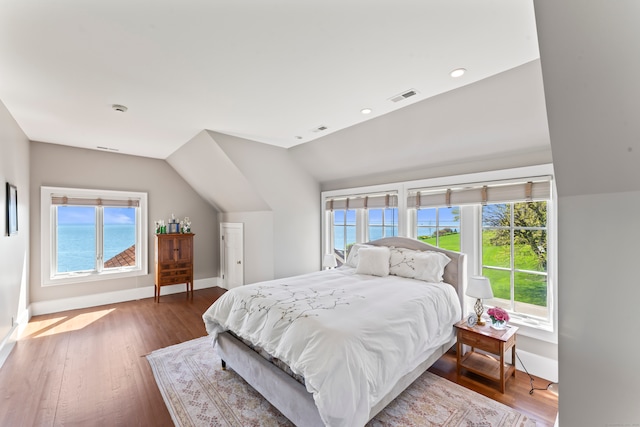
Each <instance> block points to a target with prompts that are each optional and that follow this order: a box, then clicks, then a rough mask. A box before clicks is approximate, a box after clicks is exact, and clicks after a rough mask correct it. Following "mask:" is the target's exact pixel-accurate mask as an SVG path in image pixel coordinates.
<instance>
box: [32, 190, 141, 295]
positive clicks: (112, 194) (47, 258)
mask: <svg viewBox="0 0 640 427" xmlns="http://www.w3.org/2000/svg"><path fill="white" fill-rule="evenodd" d="M53 194H66V195H68V196H72V197H98V196H100V197H102V198H113V199H117V198H121V199H122V198H125V199H126V198H135V199H136V200H139V206H138V207H137V209H138V210H137V218H136V222H137V227H136V239H137V242H138V243H139V244H136V259H137V260H140V263H139V266H137V267H136V268H133V267H124V268H121V269H113V271H110V270H111V269H109V270H104V271H101V272H99V273H96V272H91V273H86V274H84V273H80V274H75V273H70V274H68V275H62V274H61V275H58V276H57V277H55V278H53V277H51V272H52V271H54V270H55V260H54V259H53V257H54V256H55V242H54V241H53V240H54V239H52V234H53V233H52V229H51V227H52V224H53V222H54V218H55V209H52V206H53V204H52V195H53ZM147 209H148V199H147V193H144V192H137V191H114V190H92V189H83V188H63V187H48V186H42V187H40V239H41V245H40V246H41V254H40V264H41V271H42V275H41V278H42V281H41V286H43V287H44V286H54V285H67V284H72V283H81V282H93V281H96V280H106V279H117V278H121V277H136V276H145V275H147V274H148V256H147V254H148V250H149V248H148V246H149V243H148V230H147V228H148V213H147ZM100 239H101V237H100V236H98V242H97V244H98V245H101V242H100ZM104 261H105V260H102V262H104Z"/></svg>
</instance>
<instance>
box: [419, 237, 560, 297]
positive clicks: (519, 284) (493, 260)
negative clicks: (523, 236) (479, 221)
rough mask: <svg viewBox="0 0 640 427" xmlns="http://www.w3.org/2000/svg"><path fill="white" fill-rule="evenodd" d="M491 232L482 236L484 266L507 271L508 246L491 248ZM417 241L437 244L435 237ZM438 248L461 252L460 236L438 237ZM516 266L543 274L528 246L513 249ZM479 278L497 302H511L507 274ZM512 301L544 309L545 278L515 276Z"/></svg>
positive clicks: (492, 273)
mask: <svg viewBox="0 0 640 427" xmlns="http://www.w3.org/2000/svg"><path fill="white" fill-rule="evenodd" d="M491 233H493V232H492V231H485V232H484V239H483V244H482V253H483V264H484V265H491V266H496V267H505V268H509V266H510V256H511V254H510V248H509V246H507V245H505V246H494V245H492V244H491V243H490V240H491V237H492V234H491ZM418 239H419V240H421V241H423V242H425V243H429V244H431V245H435V244H436V238H435V237H428V238H426V237H424V236H419V237H418ZM440 247H441V248H443V249H450V250H453V251H459V250H460V234H459V233H454V234H448V235H446V236H441V237H440ZM515 257H516V262H515V266H516V268H517V269H520V270H529V271H544V269H542V268H541V267H540V265H539V263H538V258H537V256H536V254H535V253H534V252H533V251H532V250H531V248H530V247H529V246H526V245H520V246H518V247H516V248H515ZM482 274H483V275H484V276H486V277H488V278H489V280H490V281H491V288H492V289H493V294H494V296H495V297H496V298H502V299H506V300H510V299H511V295H510V293H511V290H510V288H511V285H510V284H511V278H510V274H509V272H508V271H502V270H493V269H488V268H484V269H483V271H482ZM515 284H516V285H515V300H516V301H520V302H525V303H529V304H535V305H539V306H542V307H546V306H547V278H546V276H542V275H538V274H530V273H516V274H515Z"/></svg>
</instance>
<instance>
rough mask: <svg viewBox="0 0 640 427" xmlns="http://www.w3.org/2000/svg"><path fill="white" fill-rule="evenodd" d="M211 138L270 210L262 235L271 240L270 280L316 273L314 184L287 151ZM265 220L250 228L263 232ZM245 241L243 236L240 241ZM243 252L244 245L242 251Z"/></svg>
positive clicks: (317, 222)
mask: <svg viewBox="0 0 640 427" xmlns="http://www.w3.org/2000/svg"><path fill="white" fill-rule="evenodd" d="M210 134H211V135H212V137H213V138H214V139H215V141H216V142H217V143H218V144H219V146H220V147H221V148H222V150H224V152H225V154H226V155H227V156H229V158H230V159H231V160H232V161H233V163H234V164H235V165H236V166H237V167H238V169H239V170H240V171H241V172H242V173H243V175H244V176H246V177H247V179H248V180H249V182H251V183H252V184H253V186H254V187H255V189H256V191H257V193H258V194H260V196H261V197H262V199H263V200H264V201H265V202H266V203H267V204H268V205H269V206H270V208H271V212H272V213H273V222H272V224H271V230H268V229H266V230H265V231H264V232H265V233H266V235H269V234H271V235H273V246H272V249H271V250H272V253H271V254H264V255H266V256H273V257H274V263H273V269H274V270H273V273H274V277H275V278H280V277H287V276H294V275H296V274H302V273H308V272H310V271H315V270H319V269H320V263H321V260H320V247H321V245H320V186H319V185H318V183H317V182H316V180H315V179H314V178H313V177H311V175H309V174H308V173H307V172H306V171H305V170H304V169H302V168H301V167H300V166H299V165H298V164H297V163H296V162H295V161H294V159H293V157H291V154H290V152H289V151H288V150H285V149H283V148H279V147H274V146H271V145H266V144H261V143H258V142H254V141H249V140H246V139H242V138H237V137H233V136H229V135H224V134H220V133H216V132H210ZM264 219H265V217H264V216H262V217H261V219H260V221H259V222H257V223H255V225H256V226H259V227H260V229H262V228H263V227H266V228H268V226H267V224H264V223H262V221H263V220H264ZM248 238H249V237H248V236H247V232H246V230H245V239H248ZM245 241H246V240H245ZM248 246H249V244H247V243H245V248H248ZM264 255H261V256H264ZM246 268H250V267H249V266H246ZM245 271H246V270H245ZM247 283H249V282H247Z"/></svg>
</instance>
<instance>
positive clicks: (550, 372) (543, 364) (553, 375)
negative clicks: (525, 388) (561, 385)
mask: <svg viewBox="0 0 640 427" xmlns="http://www.w3.org/2000/svg"><path fill="white" fill-rule="evenodd" d="M516 353H517V354H518V357H520V359H521V360H522V363H524V365H525V366H526V367H527V369H526V370H527V371H529V373H530V374H531V375H535V376H536V377H540V378H544V379H545V380H547V381H550V382H554V383H557V382H558V361H557V360H553V359H549V358H548V357H543V356H540V355H537V354H535V353H529V352H528V351H522V350H520V349H517V350H516ZM516 362H517V363H516V368H517V369H519V370H521V371H524V370H525V369H524V367H523V366H522V363H520V360H516ZM546 385H547V384H537V387H545V386H546Z"/></svg>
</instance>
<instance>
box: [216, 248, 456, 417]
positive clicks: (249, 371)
mask: <svg viewBox="0 0 640 427" xmlns="http://www.w3.org/2000/svg"><path fill="white" fill-rule="evenodd" d="M367 244H370V245H374V246H393V247H396V248H407V249H415V250H430V251H437V252H443V253H444V254H446V255H447V256H448V257H449V258H451V262H450V263H449V264H447V266H446V267H445V270H444V281H445V282H446V283H449V284H451V285H452V286H454V287H455V288H456V291H457V293H458V297H459V298H460V302H461V304H462V300H463V298H464V289H465V284H466V278H467V263H466V255H465V254H462V253H459V252H453V251H449V250H445V249H441V248H438V247H435V246H431V245H429V244H426V243H423V242H420V241H418V240H414V239H408V238H405V237H387V238H383V239H379V240H375V241H372V242H367ZM454 344H455V337H454V338H452V339H451V340H450V342H447V343H445V344H444V345H442V346H441V347H440V348H438V349H436V351H435V352H434V353H433V354H432V355H431V356H429V358H428V359H426V360H425V361H424V362H422V363H421V364H420V365H419V366H418V367H417V368H416V369H414V370H413V371H411V372H409V373H408V374H407V375H405V376H404V377H402V378H401V379H400V381H398V383H397V384H396V385H395V386H394V388H393V389H392V390H391V392H390V393H389V394H387V395H386V396H384V397H383V398H382V399H381V400H380V402H379V403H378V404H377V405H375V406H374V407H373V408H371V410H370V412H369V420H371V419H372V418H373V417H375V416H376V414H378V412H380V411H381V410H382V409H384V408H385V407H386V406H387V405H388V404H389V403H390V402H391V401H392V400H393V399H395V398H396V397H397V396H398V395H399V394H400V393H402V391H404V390H405V389H406V388H407V387H408V386H409V385H411V383H413V382H414V381H415V380H416V379H417V378H418V377H419V376H420V375H422V374H423V373H424V372H425V371H426V370H427V369H428V368H429V367H430V366H431V365H432V364H433V363H435V361H436V360H438V359H439V358H440V357H441V356H442V355H443V354H445V353H446V352H447V351H448V350H449V349H450V348H451V346H453V345H454ZM217 348H218V353H219V354H220V358H221V359H222V360H223V362H222V366H223V369H224V368H225V367H226V365H227V364H228V365H229V366H230V367H231V368H232V369H233V370H234V371H235V372H236V373H238V375H240V376H241V377H242V378H244V380H245V381H246V382H247V383H249V385H251V386H252V387H253V388H254V389H255V390H256V391H258V393H260V394H261V395H262V396H263V397H264V398H265V399H267V400H268V401H269V402H270V403H271V404H272V405H273V406H275V407H276V408H277V409H278V410H279V411H280V412H281V413H282V414H283V415H284V416H285V417H287V418H288V419H289V420H291V421H292V422H293V423H294V424H295V425H299V426H313V427H315V426H319V427H320V426H324V423H323V422H322V420H321V418H320V414H319V413H318V409H317V408H316V405H315V402H314V400H313V395H312V394H311V393H309V392H308V391H307V389H306V388H305V387H304V386H303V385H302V384H300V383H299V382H298V381H296V380H295V379H293V378H292V377H290V376H289V375H288V374H286V373H285V372H283V371H282V370H281V369H279V368H277V367H276V366H275V365H273V364H272V363H270V362H268V361H267V360H266V359H264V358H263V357H262V356H260V355H259V354H257V353H256V352H255V351H253V350H252V349H250V348H249V347H247V346H246V345H245V344H244V343H243V342H241V341H240V340H238V339H236V338H235V337H234V336H232V335H231V334H229V333H228V332H224V333H222V334H219V335H218V339H217Z"/></svg>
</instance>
